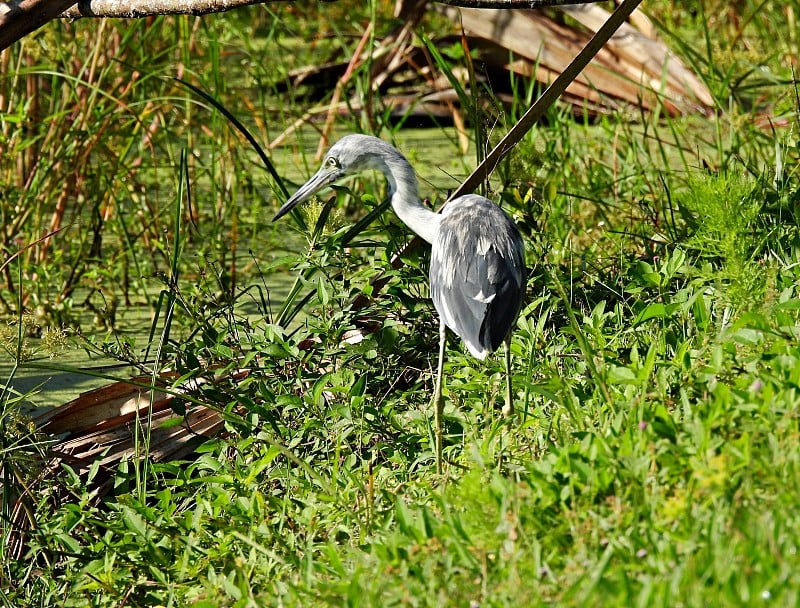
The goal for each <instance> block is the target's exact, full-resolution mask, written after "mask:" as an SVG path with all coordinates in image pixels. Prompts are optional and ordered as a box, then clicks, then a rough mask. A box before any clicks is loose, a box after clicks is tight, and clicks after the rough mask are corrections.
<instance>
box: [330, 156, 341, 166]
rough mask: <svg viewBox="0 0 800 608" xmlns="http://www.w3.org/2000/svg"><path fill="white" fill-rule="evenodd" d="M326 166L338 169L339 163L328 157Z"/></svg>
mask: <svg viewBox="0 0 800 608" xmlns="http://www.w3.org/2000/svg"><path fill="white" fill-rule="evenodd" d="M328 166H329V167H338V166H339V161H338V160H336V159H335V158H334V157H333V156H329V157H328Z"/></svg>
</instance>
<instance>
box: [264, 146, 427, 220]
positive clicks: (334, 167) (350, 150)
mask: <svg viewBox="0 0 800 608" xmlns="http://www.w3.org/2000/svg"><path fill="white" fill-rule="evenodd" d="M366 169H376V170H378V171H381V172H382V173H384V174H385V175H386V177H387V178H388V180H389V190H390V191H394V190H395V189H396V187H397V186H396V178H395V174H398V175H401V176H404V175H410V178H405V177H402V179H411V180H414V184H413V185H414V186H416V180H415V178H414V172H413V171H412V169H411V166H410V165H409V164H408V161H407V160H406V159H405V158H404V157H403V155H402V154H400V152H398V151H397V150H396V149H395V148H393V147H392V146H390V145H389V144H387V143H386V142H384V141H383V140H381V139H378V138H377V137H372V136H371V135H360V134H354V135H346V136H345V137H343V138H342V139H340V140H339V141H337V142H336V143H335V144H334V145H333V146H332V147H331V149H330V150H328V153H327V154H326V155H325V160H323V162H322V166H321V167H320V169H319V171H317V172H316V173H315V174H314V175H313V176H311V179H309V180H308V181H307V182H306V183H305V184H303V185H302V186H300V188H299V189H298V190H297V192H295V193H294V194H293V195H292V196H291V197H290V198H289V200H287V201H286V203H285V204H284V205H283V207H281V208H280V209H279V210H278V213H277V214H276V215H275V217H274V218H273V220H272V221H273V222H274V221H275V220H278V219H280V218H281V217H283V216H284V215H286V214H287V213H288V212H289V211H291V210H292V209H294V207H295V206H297V205H298V204H299V203H302V202H303V201H305V200H308V199H309V198H311V196H312V195H314V194H315V193H317V192H318V191H320V190H322V189H323V188H325V187H326V186H330V185H331V184H333V183H334V182H336V181H337V180H338V179H340V178H341V177H343V176H345V175H349V174H352V173H357V172H359V171H364V170H366Z"/></svg>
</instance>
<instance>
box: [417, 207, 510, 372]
mask: <svg viewBox="0 0 800 608" xmlns="http://www.w3.org/2000/svg"><path fill="white" fill-rule="evenodd" d="M430 286H431V287H430V288H431V299H432V300H433V304H434V306H436V310H437V311H438V312H439V315H441V317H442V319H443V321H444V323H445V325H447V327H449V328H450V329H452V330H453V331H454V332H455V333H456V334H457V335H458V336H460V337H461V339H462V340H463V341H464V344H466V346H467V348H468V349H469V351H470V353H472V355H473V356H475V357H477V358H479V359H483V358H484V357H485V356H486V355H487V353H491V352H493V351H495V350H497V349H498V348H499V347H500V345H501V344H502V343H503V340H505V339H506V338H507V337H508V335H509V334H510V333H511V328H512V326H513V324H514V322H515V321H516V319H517V315H518V314H519V310H520V306H521V305H522V297H523V295H524V289H525V253H524V251H523V245H522V238H521V237H520V234H519V230H517V227H516V226H515V225H514V222H513V221H511V218H509V217H508V215H506V213H505V212H504V211H503V210H502V209H500V207H498V206H497V205H496V204H495V203H493V202H492V201H490V200H489V199H487V198H484V197H482V196H477V195H475V194H468V195H466V196H462V197H460V198H457V199H455V200H453V201H452V202H451V203H450V204H449V205H448V206H447V207H446V208H445V210H444V211H443V212H442V221H441V224H439V230H438V232H437V234H436V238H435V240H434V242H433V246H432V248H431V266H430Z"/></svg>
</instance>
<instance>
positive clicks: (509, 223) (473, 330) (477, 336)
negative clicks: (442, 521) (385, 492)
mask: <svg viewBox="0 0 800 608" xmlns="http://www.w3.org/2000/svg"><path fill="white" fill-rule="evenodd" d="M368 169H375V170H377V171H380V172H381V173H383V174H384V175H385V177H386V180H387V182H388V196H389V198H390V200H391V205H392V208H393V209H394V212H395V213H396V214H397V216H398V217H399V218H400V220H402V222H403V223H405V225H406V226H408V227H409V228H410V229H411V230H412V231H414V232H415V233H416V234H417V235H419V236H420V237H421V238H422V239H424V240H425V241H427V242H428V243H430V245H431V258H430V268H429V282H430V296H431V299H432V300H433V305H434V307H435V308H436V311H437V312H438V313H439V361H438V366H437V372H436V385H435V388H434V392H433V400H432V401H433V406H434V411H435V427H436V428H435V433H436V470H437V472H438V473H439V474H441V473H442V417H443V414H444V397H443V394H442V376H443V372H444V359H445V341H446V328H448V327H449V328H450V329H451V330H452V331H453V332H454V333H455V334H456V335H458V336H459V337H460V338H461V340H462V341H463V342H464V344H465V345H466V347H467V350H469V352H470V353H471V354H472V355H473V356H474V357H475V358H477V359H479V360H483V359H485V358H486V356H487V355H488V354H489V353H492V352H494V351H496V350H497V349H498V348H499V347H500V345H501V344H502V345H503V346H504V351H505V371H506V402H505V404H504V405H503V409H502V412H503V415H504V416H506V417H511V416H512V415H513V412H514V403H513V394H512V380H511V351H510V348H509V345H510V341H511V334H512V329H513V327H514V325H515V324H516V320H517V317H518V315H519V312H520V309H521V308H522V301H523V297H524V294H525V283H526V279H527V276H526V275H527V271H526V269H525V251H524V249H525V247H524V243H523V240H522V237H521V235H520V232H519V229H518V228H517V226H516V224H515V223H514V221H513V220H512V219H511V217H509V215H508V214H507V213H506V212H505V211H503V210H502V209H501V208H500V207H499V206H498V205H497V204H496V203H494V202H492V201H491V200H489V199H488V198H485V197H483V196H478V195H476V194H467V195H465V196H461V197H458V198H456V199H454V200H452V201H450V203H449V204H447V205H446V206H445V207H444V210H443V211H442V212H441V213H435V212H434V211H431V210H430V209H428V208H427V207H426V206H425V205H423V203H422V201H421V200H420V198H419V192H418V190H419V187H418V183H417V178H416V176H415V174H414V169H413V168H412V167H411V164H410V163H409V162H408V160H407V159H406V157H405V156H403V155H402V154H401V153H400V151H398V150H397V149H396V148H395V147H394V146H391V145H389V144H387V143H386V142H384V141H383V140H382V139H379V138H377V137H372V136H369V135H361V134H354V135H347V136H345V137H343V138H342V139H340V140H339V141H337V142H336V143H335V144H334V145H333V146H332V147H331V148H330V150H329V151H328V153H327V155H326V156H325V159H324V161H323V163H322V166H321V167H320V169H319V171H317V172H316V173H315V174H314V175H313V176H312V177H311V178H310V179H309V180H308V181H307V182H306V183H305V184H303V185H302V186H301V187H300V188H299V189H298V190H297V192H296V193H295V194H294V195H292V196H291V197H290V198H289V199H288V200H287V201H286V203H285V204H284V205H283V206H282V207H281V208H280V209H279V210H278V213H277V214H276V215H275V217H274V219H273V220H272V221H277V220H278V219H280V218H281V217H283V216H284V215H286V214H287V213H288V212H289V211H291V210H292V209H293V208H294V207H295V206H296V205H297V204H299V203H301V202H303V201H305V200H307V199H308V198H310V197H311V196H312V195H314V194H315V193H316V192H318V191H319V190H322V189H323V188H325V187H326V186H330V185H331V184H333V183H334V182H336V181H337V180H339V179H340V178H342V177H344V176H346V175H351V174H354V173H358V172H361V171H365V170H368Z"/></svg>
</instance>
